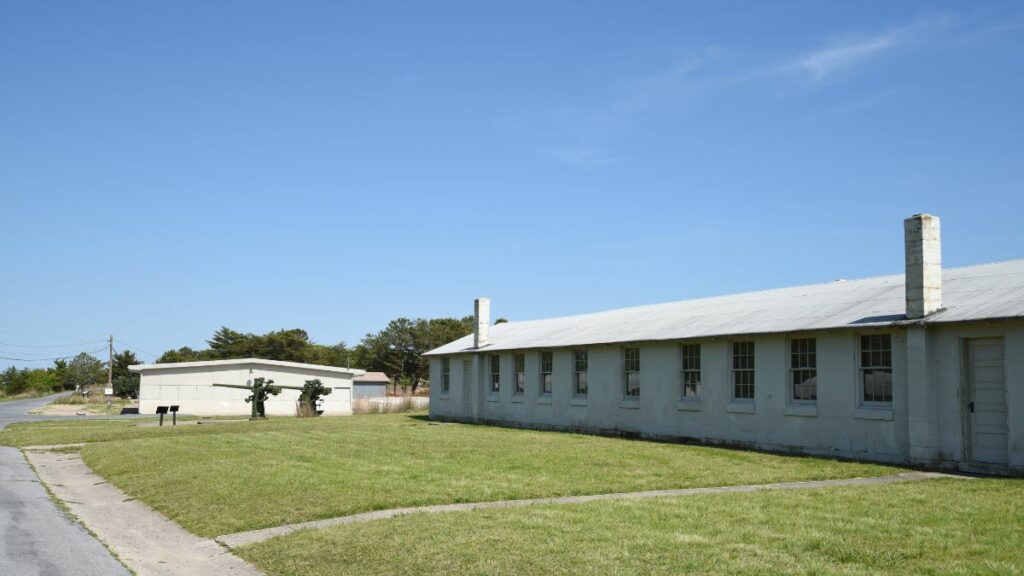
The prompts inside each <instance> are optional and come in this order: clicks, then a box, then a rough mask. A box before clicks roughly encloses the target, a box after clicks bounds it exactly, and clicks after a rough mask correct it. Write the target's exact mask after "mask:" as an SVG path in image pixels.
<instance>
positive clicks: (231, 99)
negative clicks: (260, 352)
mask: <svg viewBox="0 0 1024 576" xmlns="http://www.w3.org/2000/svg"><path fill="white" fill-rule="evenodd" d="M1021 62H1024V7H1022V6H1021V5H1020V3H1016V2H1007V3H986V2H965V3H938V2H927V3H925V2H819V1H808V2H778V3H768V2H750V3H742V2H714V3H705V5H703V6H698V5H696V3H684V2H626V1H621V2H595V1H586V2H525V1H516V2H470V1H466V2H408V3H390V2H372V3H371V2H364V3H348V2H322V3H321V2H253V1H244V2H243V1H237V2H208V1H202V2H138V1H134V0H133V1H130V2H127V1H126V2H114V1H108V2H101V3H94V2H90V3H85V2H46V1H40V2H18V1H13V0H2V1H0V71H2V80H0V199H2V204H0V206H2V210H0V217H2V225H0V242H2V245H3V247H4V250H3V253H4V259H3V260H4V271H5V273H4V274H3V281H2V283H0V303H2V304H0V306H2V308H0V356H2V357H11V358H17V357H26V356H28V357H32V358H36V357H43V356H51V355H57V354H56V353H55V352H61V353H63V352H65V351H66V352H67V353H71V352H75V351H77V349H78V348H75V347H71V348H70V349H64V348H59V347H57V346H58V345H63V344H65V343H77V342H81V341H86V340H92V339H96V338H102V337H104V336H105V335H107V334H110V333H113V334H114V335H115V337H117V338H118V339H119V340H122V341H124V342H127V343H130V344H131V345H132V346H133V347H137V348H136V349H137V350H140V351H143V353H142V354H141V356H142V357H143V358H144V359H147V360H151V359H152V356H151V354H150V353H156V354H159V353H160V352H162V351H164V350H166V349H168V348H176V347H178V346H183V345H190V346H193V347H200V346H202V345H203V341H204V339H205V338H207V337H208V336H209V335H210V334H211V333H212V332H213V331H214V330H215V329H217V328H218V327H220V326H222V325H226V326H230V327H232V328H234V329H236V330H242V331H253V332H264V331H268V330H274V329H280V328H292V327H301V328H305V329H307V330H308V331H309V332H310V334H311V336H312V337H313V338H314V339H316V340H317V341H320V342H324V343H335V342H339V341H345V342H347V343H350V344H351V343H355V342H356V341H358V339H359V338H360V337H361V336H362V335H363V334H365V333H367V332H371V331H376V330H378V329H380V328H382V327H383V326H384V325H385V324H386V323H387V321H388V320H389V319H391V318H394V317H397V316H424V317H432V316H447V315H464V314H468V313H470V312H471V311H472V298H473V297H475V296H478V295H487V296H490V297H491V298H492V301H493V310H494V314H495V315H496V316H499V315H500V316H506V317H508V318H511V319H531V318H542V317H548V316H553V315H563V314H570V313H577V312H587V311H595V310H602V309H608V308H614V307H621V306H628V305H635V304H647V303H653V302H661V301H669V300H678V299H684V298H692V297H700V296H708V295H716V294H724V293H732V292H737V291H745V290H756V289H764V288H772V287H780V286H788V285H794V284H799V283H813V282H825V281H830V280H833V279H835V278H841V277H842V278H857V277H863V276H873V275H879V274H889V273H898V272H901V271H902V267H903V263H902V258H903V252H902V219H903V218H904V217H906V216H909V215H911V214H913V213H917V212H931V213H934V214H937V215H939V216H941V217H942V219H943V248H944V259H945V264H946V265H947V266H960V265H969V264H976V263H982V262H990V261H997V260H1006V259H1012V258H1021V257H1024V227H1022V226H1021V225H1020V214H1021V210H1022V208H1024V161H1022V160H1024V112H1022V106H1021V103H1022V102H1024V74H1022V73H1021V72H1022V68H1021ZM41 345H47V346H55V347H54V348H45V349H44V348H36V347H35V346H41ZM92 346H93V345H91V344H90V345H89V346H86V348H90V347H92ZM79 348H81V347H79ZM10 363H14V364H17V365H45V364H48V362H12V361H9V360H0V365H6V364H10Z"/></svg>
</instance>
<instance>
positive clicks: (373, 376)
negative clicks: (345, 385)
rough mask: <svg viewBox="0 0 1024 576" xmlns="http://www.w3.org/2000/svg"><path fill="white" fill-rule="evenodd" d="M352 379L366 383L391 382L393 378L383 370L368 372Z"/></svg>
mask: <svg viewBox="0 0 1024 576" xmlns="http://www.w3.org/2000/svg"><path fill="white" fill-rule="evenodd" d="M352 381H353V382H355V383H356V384H359V383H361V382H362V383H366V384H390V383H391V378H388V375H387V374H385V373H383V372H367V373H366V374H363V375H362V376H356V377H355V378H353V379H352Z"/></svg>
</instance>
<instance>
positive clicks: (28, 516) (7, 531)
mask: <svg viewBox="0 0 1024 576" xmlns="http://www.w3.org/2000/svg"><path fill="white" fill-rule="evenodd" d="M51 400H53V396H50V397H46V398H36V399H33V400H15V401H11V402H0V430H2V429H3V428H4V427H6V426H7V425H8V424H10V423H12V422H22V421H26V420H52V419H54V418H52V417H49V418H48V417H45V416H42V417H41V416H28V415H26V414H25V412H26V411H28V410H32V409H34V408H38V407H40V406H44V405H46V404H47V403H49V402H50V401H51ZM0 574H2V575H5V576H6V575H7V574H10V575H12V576H13V575H18V576H64V575H69V576H70V575H74V576H121V575H124V576H128V571H127V570H125V568H124V566H121V564H120V563H119V562H118V561H117V560H115V559H114V557H113V556H111V555H110V552H108V551H107V549H106V548H104V547H103V545H102V544H100V543H99V542H98V541H97V540H96V539H95V538H93V537H92V536H91V535H89V533H88V532H86V531H85V529H84V528H82V526H81V525H80V524H78V522H76V521H75V520H74V519H72V518H70V517H68V516H67V515H66V514H65V513H64V512H63V511H61V510H60V509H59V508H57V506H56V505H55V504H54V503H53V501H52V500H50V497H49V496H47V494H46V491H45V490H44V489H43V486H42V485H41V484H40V483H39V479H38V478H37V477H36V475H35V473H34V472H32V469H31V468H29V466H28V463H26V462H25V458H24V456H22V455H21V451H20V450H18V449H16V448H9V447H6V446H0Z"/></svg>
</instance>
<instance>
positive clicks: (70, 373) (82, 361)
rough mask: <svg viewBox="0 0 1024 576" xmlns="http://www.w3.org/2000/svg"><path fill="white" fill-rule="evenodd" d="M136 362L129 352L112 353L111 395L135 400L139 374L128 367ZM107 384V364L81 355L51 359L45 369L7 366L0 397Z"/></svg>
mask: <svg viewBox="0 0 1024 576" xmlns="http://www.w3.org/2000/svg"><path fill="white" fill-rule="evenodd" d="M138 363H139V359H138V358H137V357H136V356H135V354H134V353H133V352H132V351H131V350H125V351H123V352H118V353H117V354H114V358H113V374H112V375H113V386H114V394H116V395H118V396H121V397H122V398H136V397H138V394H139V375H138V374H132V373H131V372H129V371H128V367H129V366H131V365H132V364H138ZM106 381H107V363H106V362H103V361H101V360H100V359H98V358H96V357H95V356H93V355H91V354H87V353H85V352H83V353H81V354H79V355H77V356H75V357H74V358H71V359H70V360H68V359H58V360H54V362H53V366H50V367H48V368H21V369H19V368H15V367H14V366H10V367H8V368H7V369H6V370H4V371H3V372H0V395H3V396H17V395H42V394H49V393H52V392H60V391H61V390H79V391H83V390H85V389H86V388H87V387H89V386H92V385H93V384H100V383H103V382H106Z"/></svg>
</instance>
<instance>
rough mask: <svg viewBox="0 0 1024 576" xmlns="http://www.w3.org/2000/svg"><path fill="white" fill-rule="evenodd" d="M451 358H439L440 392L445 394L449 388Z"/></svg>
mask: <svg viewBox="0 0 1024 576" xmlns="http://www.w3.org/2000/svg"><path fill="white" fill-rule="evenodd" d="M451 377H452V359H451V358H441V394H447V393H448V391H449V390H450V389H451Z"/></svg>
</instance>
